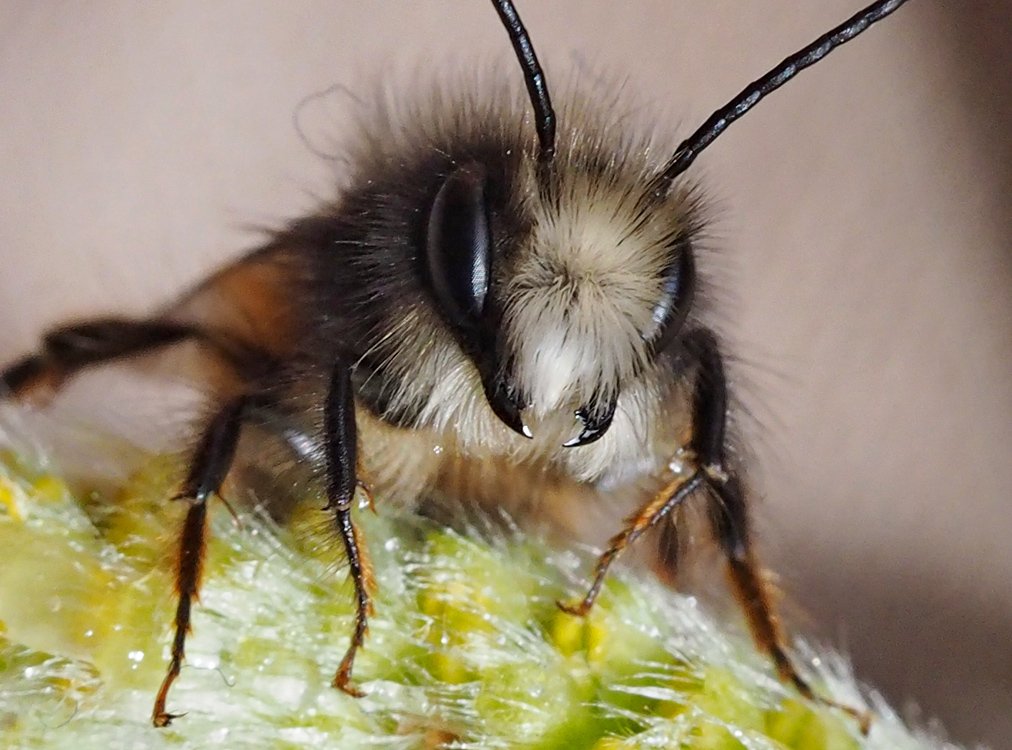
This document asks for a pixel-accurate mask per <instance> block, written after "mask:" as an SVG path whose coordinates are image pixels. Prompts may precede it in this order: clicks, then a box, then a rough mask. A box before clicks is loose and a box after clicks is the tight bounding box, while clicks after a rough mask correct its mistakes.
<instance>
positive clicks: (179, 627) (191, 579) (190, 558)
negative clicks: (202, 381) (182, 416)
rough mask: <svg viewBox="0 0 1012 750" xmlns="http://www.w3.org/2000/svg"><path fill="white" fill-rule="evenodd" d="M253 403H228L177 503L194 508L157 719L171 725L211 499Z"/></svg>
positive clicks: (179, 567) (183, 546) (182, 552)
mask: <svg viewBox="0 0 1012 750" xmlns="http://www.w3.org/2000/svg"><path fill="white" fill-rule="evenodd" d="M247 406H248V401H247V399H246V398H245V397H240V398H237V399H234V400H232V401H230V402H229V403H227V404H225V405H224V406H223V407H222V408H221V409H220V410H219V411H218V413H217V414H216V415H215V416H214V418H213V419H212V420H211V422H210V424H208V426H207V427H206V428H205V430H204V433H203V435H202V436H201V438H200V442H199V443H198V444H197V447H196V450H195V451H194V453H193V457H192V458H191V460H190V469H189V472H188V473H187V476H186V481H185V482H184V484H183V487H182V490H181V491H180V493H179V495H177V496H176V499H179V500H186V501H188V502H189V503H190V508H189V510H188V511H187V513H186V520H185V521H184V522H183V530H182V533H181V534H180V536H179V559H178V562H177V564H176V594H177V596H178V597H179V602H178V604H177V606H176V622H175V624H176V632H175V637H174V638H173V641H172V656H171V659H170V661H169V669H168V672H167V673H166V675H165V679H164V680H163V681H162V685H161V687H160V688H159V689H158V695H157V696H156V698H155V706H154V710H153V712H152V714H151V721H152V722H153V723H154V725H155V726H156V727H166V726H168V725H169V724H170V723H172V720H173V719H175V718H177V717H178V716H181V714H171V713H169V712H168V711H166V709H165V702H166V699H167V698H168V694H169V689H170V688H171V687H172V683H173V682H175V681H176V678H177V677H178V676H179V671H180V669H182V666H183V659H184V656H185V645H186V635H187V634H188V633H189V632H190V609H191V607H192V604H193V600H194V599H196V598H197V594H198V592H199V590H200V579H201V573H202V568H203V563H204V551H205V548H206V546H207V500H208V498H209V497H210V496H211V495H214V494H218V492H219V490H220V489H221V485H222V483H223V482H224V481H225V477H226V476H227V475H228V472H229V469H230V468H231V466H232V460H233V459H234V458H235V451H236V447H237V446H238V443H239V430H240V427H241V426H242V422H243V419H244V417H245V416H246V414H245V412H246V409H247Z"/></svg>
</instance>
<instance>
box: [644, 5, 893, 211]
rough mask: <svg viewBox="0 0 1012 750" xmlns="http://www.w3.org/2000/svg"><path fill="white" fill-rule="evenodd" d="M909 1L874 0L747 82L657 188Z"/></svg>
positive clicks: (686, 145)
mask: <svg viewBox="0 0 1012 750" xmlns="http://www.w3.org/2000/svg"><path fill="white" fill-rule="evenodd" d="M905 2H906V0H882V2H877V3H872V4H871V5H869V6H868V7H867V8H865V9H864V10H862V11H861V12H860V13H857V14H856V15H854V16H851V17H850V18H848V19H847V20H846V21H844V22H843V23H842V24H840V25H839V26H837V27H836V28H835V29H833V30H832V31H829V32H827V33H826V34H823V35H822V36H820V37H819V38H818V39H816V40H815V41H814V42H812V43H811V44H809V45H808V46H807V47H805V48H803V49H801V50H799V51H798V52H795V53H794V54H793V55H791V56H790V57H788V58H787V59H786V60H784V61H783V62H781V63H780V64H779V65H777V66H776V67H775V68H773V70H771V71H770V72H769V73H767V74H766V75H764V76H763V77H762V78H760V79H759V80H757V81H753V82H752V83H750V84H749V85H748V86H746V87H745V89H744V90H743V91H742V92H741V93H740V94H738V96H736V97H735V98H734V99H732V100H731V101H729V102H728V103H727V104H725V105H724V106H723V107H721V108H720V109H718V110H717V111H716V112H714V113H713V114H712V115H710V119H708V120H707V121H706V122H704V123H703V124H702V125H701V126H700V128H699V129H698V130H697V131H696V132H695V133H693V134H692V135H690V136H689V137H688V138H686V139H685V140H684V141H682V143H681V145H679V147H678V149H677V150H676V151H675V155H674V156H672V157H671V161H669V162H668V163H667V165H665V167H664V170H663V171H662V172H661V173H660V174H659V175H658V176H657V177H656V178H655V183H656V191H655V192H657V193H659V194H664V193H666V192H667V190H668V188H669V187H670V186H671V182H672V180H674V179H675V178H676V177H678V175H680V174H681V173H682V172H684V171H685V170H686V169H688V168H689V165H691V164H692V162H694V161H695V160H696V157H697V156H699V154H700V152H701V151H702V150H703V149H705V148H706V147H707V146H709V145H710V144H711V143H713V142H714V141H715V140H716V139H717V137H718V136H719V135H720V134H721V133H723V132H724V131H725V130H727V128H728V126H730V125H731V123H732V122H734V121H735V120H737V119H738V118H739V117H741V116H742V115H744V114H745V113H746V112H748V111H749V110H750V109H752V107H754V106H755V105H756V104H758V103H759V102H760V100H762V98H763V97H764V96H766V95H767V94H769V93H772V92H773V91H776V90H777V89H778V88H780V87H781V86H783V85H784V84H785V83H787V82H788V81H789V80H791V79H792V78H793V77H794V76H796V75H797V74H798V73H800V72H801V71H802V70H804V69H805V68H807V67H808V66H809V65H814V64H815V63H817V62H819V60H821V59H822V58H824V57H825V56H826V55H828V54H829V53H830V52H832V51H833V50H834V49H836V48H837V47H839V46H840V45H841V44H844V43H846V42H849V41H850V40H851V39H853V38H854V37H856V36H857V35H858V34H860V33H862V32H863V31H865V30H866V29H867V28H868V27H869V26H871V25H872V24H873V23H875V22H876V21H881V20H882V19H883V18H885V17H886V16H888V15H889V14H890V13H892V12H893V11H894V10H896V9H897V8H899V7H900V6H901V5H903V3H905Z"/></svg>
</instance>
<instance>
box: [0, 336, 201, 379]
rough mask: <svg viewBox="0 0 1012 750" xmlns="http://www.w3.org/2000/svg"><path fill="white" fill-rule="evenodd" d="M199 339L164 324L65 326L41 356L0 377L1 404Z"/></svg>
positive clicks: (45, 343)
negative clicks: (80, 373)
mask: <svg viewBox="0 0 1012 750" xmlns="http://www.w3.org/2000/svg"><path fill="white" fill-rule="evenodd" d="M198 336H200V331H199V329H197V328H195V327H194V326H191V325H187V324H184V323H173V322H171V321H164V320H128V319H125V318H96V319H94V320H87V321H84V322H81V323H74V324H71V325H66V326H63V327H61V328H57V329H55V330H53V331H50V332H49V333H47V334H46V335H45V336H44V337H43V339H42V349H41V351H40V352H38V353H36V354H31V355H28V356H27V357H24V358H22V359H20V360H18V361H17V362H15V363H13V364H12V365H10V366H9V367H7V368H6V369H4V370H3V371H2V372H0V398H2V397H3V396H4V395H6V393H10V394H12V395H13V396H14V397H16V398H21V397H23V396H25V395H27V394H28V393H29V392H30V391H32V390H34V389H35V388H37V387H41V386H48V387H49V388H51V389H52V390H57V389H58V388H59V387H60V386H61V385H62V384H63V382H64V381H65V380H66V379H67V378H69V377H71V376H72V375H74V374H75V373H76V372H78V371H80V370H82V369H83V368H85V367H88V366H90V365H96V364H100V363H102V362H109V361H111V360H114V359H120V358H123V357H129V356H132V355H135V354H140V353H142V352H147V351H150V350H152V349H157V348H159V347H162V346H168V345H170V344H175V343H177V342H179V341H182V340H183V339H187V338H195V337H198ZM5 392H6V393H5Z"/></svg>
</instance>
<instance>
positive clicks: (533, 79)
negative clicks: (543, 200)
mask: <svg viewBox="0 0 1012 750" xmlns="http://www.w3.org/2000/svg"><path fill="white" fill-rule="evenodd" d="M492 5H494V6H495V10H496V12H497V13H498V14H499V20H501V21H502V24H503V26H505V27H506V33H508V34H509V35H510V42H511V43H512V44H513V51H514V52H516V55H517V60H518V61H519V62H520V67H521V68H522V69H523V71H524V83H526V84H527V93H528V95H529V96H530V97H531V105H532V106H533V107H534V124H535V127H536V128H537V130H538V144H539V145H540V149H541V150H540V151H539V153H538V161H539V162H541V163H542V164H547V163H548V162H550V161H551V160H552V157H553V156H555V110H554V109H552V100H551V98H549V96H548V84H547V83H546V82H545V74H544V71H542V70H541V65H540V64H539V63H538V56H537V55H536V54H534V45H532V44H531V38H530V36H528V34H527V29H525V28H524V24H523V21H521V20H520V16H519V15H518V14H517V9H516V8H515V7H513V3H512V2H510V0H492Z"/></svg>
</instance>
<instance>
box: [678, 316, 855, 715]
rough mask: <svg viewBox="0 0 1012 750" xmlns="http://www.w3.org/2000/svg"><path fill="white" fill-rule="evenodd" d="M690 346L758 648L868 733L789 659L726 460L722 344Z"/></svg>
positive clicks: (709, 456)
mask: <svg viewBox="0 0 1012 750" xmlns="http://www.w3.org/2000/svg"><path fill="white" fill-rule="evenodd" d="M684 345H685V347H686V350H687V351H688V353H689V354H690V355H691V356H692V358H693V359H694V360H695V361H696V363H697V366H698V371H697V374H696V387H695V393H694V396H693V414H692V423H693V431H692V439H691V441H690V446H689V447H690V449H691V450H692V452H693V453H694V454H695V457H696V461H697V462H698V465H699V467H700V471H701V472H702V475H703V477H704V483H705V487H706V489H707V490H708V496H709V498H710V518H711V521H712V524H713V527H714V533H715V534H716V537H717V541H718V543H719V544H720V547H721V549H722V550H723V552H724V556H725V557H726V558H727V563H728V576H729V578H730V581H731V586H732V588H733V589H734V593H735V596H736V597H737V599H738V601H739V603H740V604H741V606H742V609H744V611H745V616H746V619H747V620H748V624H749V629H750V630H751V632H752V637H753V639H754V640H755V642H756V645H758V646H759V648H760V649H761V650H763V651H765V652H766V653H767V654H769V656H770V658H771V659H772V661H773V664H774V666H775V667H776V669H777V673H778V674H779V675H780V678H781V679H782V680H784V681H785V682H789V683H791V684H793V685H794V686H795V688H796V689H797V691H798V692H799V693H801V694H802V695H803V696H805V697H806V698H809V699H812V700H818V701H820V702H822V703H825V704H828V705H831V706H835V707H837V708H841V709H843V710H844V711H846V712H847V713H850V714H852V715H853V716H855V717H856V718H857V719H858V721H859V722H860V724H861V728H862V731H865V732H866V731H867V729H868V717H867V715H866V714H864V713H863V712H860V711H856V710H855V709H853V708H851V707H849V706H842V705H840V704H838V703H836V702H835V701H831V700H827V699H825V698H822V697H821V696H818V695H816V694H815V692H814V691H813V690H812V688H811V686H810V685H809V684H808V682H807V681H806V680H805V679H804V678H803V677H802V676H801V675H800V674H799V672H798V670H797V669H796V667H795V666H794V663H793V662H792V661H791V658H790V656H789V655H788V653H787V646H786V638H785V636H784V632H783V629H782V628H781V625H780V621H779V618H778V617H777V614H776V609H775V605H774V600H773V596H772V592H771V590H770V586H769V585H768V583H767V582H766V579H765V577H764V575H763V570H762V566H761V564H760V563H759V560H758V558H757V556H756V554H755V551H754V549H753V547H752V543H751V529H750V524H749V517H748V505H747V502H746V497H745V488H744V486H743V484H742V482H741V480H740V478H739V477H738V475H737V474H736V472H735V471H734V470H733V469H732V468H730V467H729V466H728V461H727V456H726V428H727V406H728V399H727V379H726V376H725V373H724V363H723V359H722V358H721V355H720V350H719V348H718V345H717V341H716V339H715V338H714V336H713V334H712V333H710V332H709V331H706V330H696V331H693V332H691V333H690V334H689V335H688V336H687V337H686V338H685V339H684Z"/></svg>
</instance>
